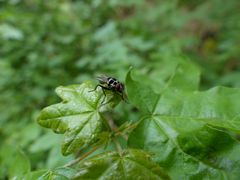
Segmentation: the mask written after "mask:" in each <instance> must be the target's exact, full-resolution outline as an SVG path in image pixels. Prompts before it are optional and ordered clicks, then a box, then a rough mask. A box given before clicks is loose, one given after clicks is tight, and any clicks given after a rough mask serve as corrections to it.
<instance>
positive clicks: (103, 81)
mask: <svg viewBox="0 0 240 180" xmlns="http://www.w3.org/2000/svg"><path fill="white" fill-rule="evenodd" d="M97 80H98V81H99V84H98V85H97V86H96V87H95V88H94V89H93V90H92V91H95V90H96V89H97V88H98V87H101V88H102V91H103V94H104V99H103V101H102V103H103V102H104V100H105V98H106V93H105V90H110V91H113V92H116V93H118V94H119V95H120V96H121V98H122V100H124V101H126V98H125V97H124V84H123V83H121V82H120V81H118V80H117V79H116V78H113V77H108V76H98V77H97ZM92 91H90V92H92Z"/></svg>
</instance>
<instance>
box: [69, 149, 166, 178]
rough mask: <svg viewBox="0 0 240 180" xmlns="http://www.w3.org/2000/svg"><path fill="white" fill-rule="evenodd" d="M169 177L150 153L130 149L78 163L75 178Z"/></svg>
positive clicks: (108, 153) (107, 153) (104, 154)
mask: <svg viewBox="0 0 240 180" xmlns="http://www.w3.org/2000/svg"><path fill="white" fill-rule="evenodd" d="M133 177H135V178H140V179H169V177H168V175H167V174H166V173H165V172H164V170H163V169H162V168H161V167H159V166H158V165H156V164H155V163H153V162H152V161H150V157H149V155H148V154H146V153H144V152H143V151H139V150H128V151H126V152H124V154H123V155H122V156H119V154H118V153H117V152H106V153H103V154H99V155H97V156H95V157H92V158H90V159H87V160H84V161H83V162H80V163H79V164H78V172H77V174H76V175H75V177H74V178H73V179H132V178H133Z"/></svg>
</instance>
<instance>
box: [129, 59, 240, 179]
mask: <svg viewBox="0 0 240 180" xmlns="http://www.w3.org/2000/svg"><path fill="white" fill-rule="evenodd" d="M198 82H199V71H198V69H197V68H196V67H195V66H193V65H191V64H189V63H187V62H181V63H180V64H179V66H177V68H176V71H175V73H174V74H173V76H172V78H171V79H170V80H169V82H168V83H167V84H166V87H164V90H163V91H161V92H159V93H155V92H153V91H152V90H151V89H148V90H145V89H142V88H144V87H143V86H141V82H137V81H134V80H133V78H132V75H131V72H129V74H128V76H127V86H128V87H127V90H128V91H129V92H130V93H128V94H129V96H130V95H131V93H132V92H133V91H134V89H136V88H137V86H138V87H141V88H139V89H138V92H135V93H138V94H141V97H146V98H147V96H148V94H149V95H150V98H152V97H153V96H155V97H157V98H156V99H157V102H155V101H152V104H150V105H149V104H148V103H145V102H144V100H141V101H140V100H137V99H135V97H137V96H140V95H136V94H135V96H131V97H129V99H130V100H132V101H133V102H137V103H138V107H139V108H140V109H142V108H143V107H144V106H145V107H146V108H147V109H148V108H149V107H151V110H150V111H147V112H148V113H145V116H143V118H142V121H141V122H140V124H139V126H138V127H137V128H136V129H135V130H134V131H133V133H132V134H131V135H130V138H129V145H130V147H134V148H142V149H144V150H147V151H150V152H153V153H154V154H155V160H156V162H158V163H159V164H160V165H161V166H163V167H166V168H167V169H168V172H169V175H170V176H171V178H173V179H189V178H190V179H191V178H196V177H197V178H200V179H204V178H207V179H228V178H230V179H237V177H239V176H240V163H239V162H240V158H239V155H238V153H239V152H240V143H239V142H238V141H237V140H235V139H233V138H232V137H231V136H230V135H229V134H228V133H227V132H228V131H233V132H237V133H239V132H240V124H239V118H238V117H239V108H240V103H239V101H238V99H239V98H240V90H239V89H231V88H225V87H215V88H212V89H210V90H206V91H198V89H197V88H198ZM145 88H149V87H145ZM131 91H132V92H131ZM146 92H147V93H148V94H146ZM149 102H151V101H149ZM143 111H144V110H143ZM145 112H146V111H145ZM149 112H150V113H149ZM223 128H224V129H225V130H226V131H227V132H224V131H221V130H222V129H223Z"/></svg>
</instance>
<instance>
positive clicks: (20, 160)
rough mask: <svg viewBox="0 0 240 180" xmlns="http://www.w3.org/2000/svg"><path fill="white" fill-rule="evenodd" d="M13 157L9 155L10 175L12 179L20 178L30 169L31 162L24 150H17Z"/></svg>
mask: <svg viewBox="0 0 240 180" xmlns="http://www.w3.org/2000/svg"><path fill="white" fill-rule="evenodd" d="M11 155H12V157H9V159H8V161H10V165H9V177H10V178H11V179H14V178H19V179H21V177H22V176H23V175H24V174H25V173H27V172H29V171H30V169H31V164H30V161H29V159H28V157H27V156H26V155H25V154H24V152H23V151H21V150H17V151H16V152H14V153H13V154H11Z"/></svg>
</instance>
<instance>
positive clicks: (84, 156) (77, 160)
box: [64, 146, 99, 167]
mask: <svg viewBox="0 0 240 180" xmlns="http://www.w3.org/2000/svg"><path fill="white" fill-rule="evenodd" d="M98 148H99V146H95V147H94V148H92V149H91V150H90V151H88V152H86V153H85V154H83V155H82V156H80V157H79V158H77V159H74V160H73V161H70V162H69V163H67V164H66V165H64V167H69V166H73V165H74V164H77V163H78V162H79V161H81V160H83V159H84V158H86V157H87V156H89V155H90V154H92V153H93V152H94V151H96V150H97V149H98Z"/></svg>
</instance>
